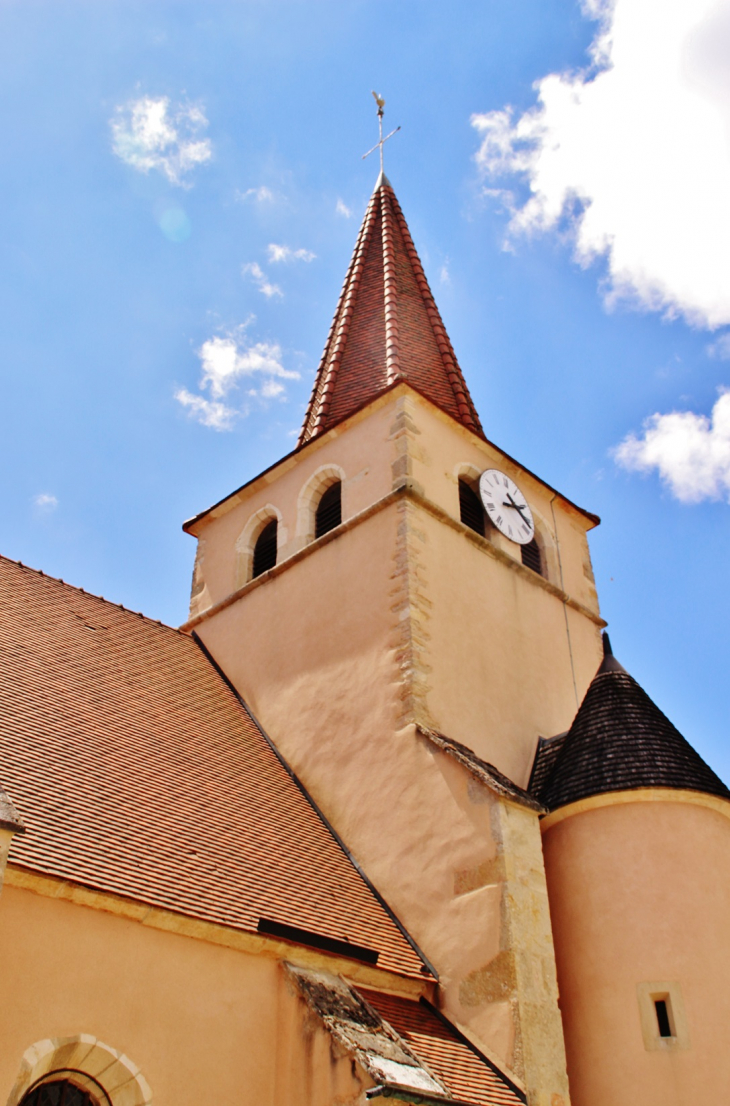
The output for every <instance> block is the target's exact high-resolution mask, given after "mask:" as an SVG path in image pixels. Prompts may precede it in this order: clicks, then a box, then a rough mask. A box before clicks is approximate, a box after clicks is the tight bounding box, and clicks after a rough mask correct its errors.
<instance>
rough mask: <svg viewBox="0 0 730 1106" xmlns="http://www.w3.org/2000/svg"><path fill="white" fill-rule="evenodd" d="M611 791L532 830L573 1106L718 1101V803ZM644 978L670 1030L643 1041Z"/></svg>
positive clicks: (721, 1059)
mask: <svg viewBox="0 0 730 1106" xmlns="http://www.w3.org/2000/svg"><path fill="white" fill-rule="evenodd" d="M622 798H629V799H630V798H631V793H627V794H626V795H624V796H607V797H604V798H603V799H598V800H596V805H594V806H593V807H592V808H591V807H590V806H589V809H587V810H584V812H583V813H579V814H576V815H575V816H573V817H568V818H566V819H564V820H562V821H558V822H556V823H555V824H554V825H552V826H551V827H550V828H548V829H547V831H546V832H545V834H544V839H543V840H544V850H545V863H546V872H547V880H548V889H549V897H550V906H551V913H552V920H553V930H554V935H555V948H556V954H557V964H558V979H559V984H560V994H561V1008H562V1012H563V1020H564V1025H565V1037H566V1047H567V1054H568V1072H569V1076H570V1086H571V1094H572V1099H573V1103H574V1106H626V1104H627V1103H632V1104H633V1103H636V1104H639V1103H640V1104H641V1106H667V1104H668V1103H672V1104H673V1106H675V1104H676V1106H697V1104H698V1103H705V1102H713V1103H714V1102H717V1103H720V1102H726V1101H727V1099H728V1088H729V1087H730V1050H728V1047H727V1037H728V1025H730V939H729V937H730V922H729V919H730V818H728V817H727V816H726V815H723V814H722V813H720V812H719V810H718V809H716V808H717V807H720V806H724V807H727V808H728V810H730V805H728V804H721V802H720V800H712V799H710V800H707V801H706V800H705V799H704V797H701V796H700V797H697V799H695V800H693V801H689V799H688V800H687V801H681V802H680V801H676V800H675V801H672V799H671V797H667V796H666V795H664V801H656V799H657V796H656V794H655V795H654V796H653V799H652V796H651V795H648V796H647V797H646V799H645V800H643V801H629V802H617V801H616V800H617V799H622ZM601 802H608V803H610V805H600V804H601ZM713 806H714V808H713ZM656 981H659V984H660V986H659V987H658V988H657V989H658V991H659V993H661V992H662V991H664V990H665V989H671V988H674V989H675V995H674V998H675V1003H677V1004H678V1005H679V1006H680V1007H682V1009H680V1010H679V1011H677V1013H678V1015H679V1021H680V1023H681V1024H680V1025H679V1027H678V1028H679V1030H680V1031H681V1036H682V1037H683V1039H680V1040H678V1041H677V1042H676V1043H674V1042H671V1041H670V1042H668V1043H663V1042H660V1043H659V1044H658V1045H657V1044H656V1042H655V1047H650V1048H647V1047H646V1041H645V1037H646V1030H647V1028H648V1029H650V1030H651V1029H654V1032H655V1033H656V1026H655V1025H654V1026H652V1025H651V1018H649V1019H648V1021H649V1025H648V1026H647V1025H645V1026H644V1027H643V1028H642V1019H641V1011H642V1007H641V1005H640V994H641V985H642V984H652V985H653V987H654V988H656V987H657V982H656ZM648 990H649V991H651V990H652V987H649V988H648ZM645 1013H646V1011H645ZM651 1013H652V1011H651V1008H648V1014H649V1015H651Z"/></svg>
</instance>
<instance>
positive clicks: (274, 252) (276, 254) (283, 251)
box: [269, 242, 317, 264]
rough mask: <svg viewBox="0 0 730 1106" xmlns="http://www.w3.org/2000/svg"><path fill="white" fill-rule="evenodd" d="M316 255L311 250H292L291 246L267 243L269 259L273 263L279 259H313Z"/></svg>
mask: <svg viewBox="0 0 730 1106" xmlns="http://www.w3.org/2000/svg"><path fill="white" fill-rule="evenodd" d="M316 256H317V255H316V253H312V251H311V250H293V249H292V248H291V246H277V245H275V243H273V242H271V243H270V245H269V261H271V262H272V263H273V264H276V263H277V262H279V261H314V259H315V257H316Z"/></svg>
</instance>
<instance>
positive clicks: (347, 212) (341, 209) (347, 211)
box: [335, 198, 352, 219]
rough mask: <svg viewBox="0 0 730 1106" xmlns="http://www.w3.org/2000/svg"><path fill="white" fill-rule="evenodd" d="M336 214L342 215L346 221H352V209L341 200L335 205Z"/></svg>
mask: <svg viewBox="0 0 730 1106" xmlns="http://www.w3.org/2000/svg"><path fill="white" fill-rule="evenodd" d="M335 214H336V215H342V216H344V218H345V219H351V218H352V209H351V208H349V207H348V206H347V204H346V203H345V201H344V200H340V199H339V198H338V200H337V203H336V204H335Z"/></svg>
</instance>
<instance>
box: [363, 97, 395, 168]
mask: <svg viewBox="0 0 730 1106" xmlns="http://www.w3.org/2000/svg"><path fill="white" fill-rule="evenodd" d="M373 96H374V97H375V103H376V104H377V105H378V130H379V131H380V141H379V142H376V143H375V145H374V146H373V147H372V149H370V150H368V152H367V153H366V154H363V155H362V156H363V161H364V160H365V158H366V157H370V154H372V153H373V152H374V151H375V150H377V149H378V148H380V172H381V173H382V172H383V144H384V143H385V142H387V141H388V139H389V138H392V137H393V135H394V134H397V133H398V131H399V130H400V127H396V128H395V130H394V131H391V132H390V134H386V136H385V138H383V108H384V107H385V100H384V99H383V97H382V96H378V94H377V92H373Z"/></svg>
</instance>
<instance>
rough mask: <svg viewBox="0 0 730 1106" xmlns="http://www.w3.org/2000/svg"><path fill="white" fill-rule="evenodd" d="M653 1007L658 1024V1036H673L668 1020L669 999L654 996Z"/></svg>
mask: <svg viewBox="0 0 730 1106" xmlns="http://www.w3.org/2000/svg"><path fill="white" fill-rule="evenodd" d="M654 1009H655V1010H656V1020H657V1025H658V1026H659V1036H660V1037H673V1036H674V1034H673V1033H672V1023H671V1021H670V1020H669V999H668V998H655V999H654Z"/></svg>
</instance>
